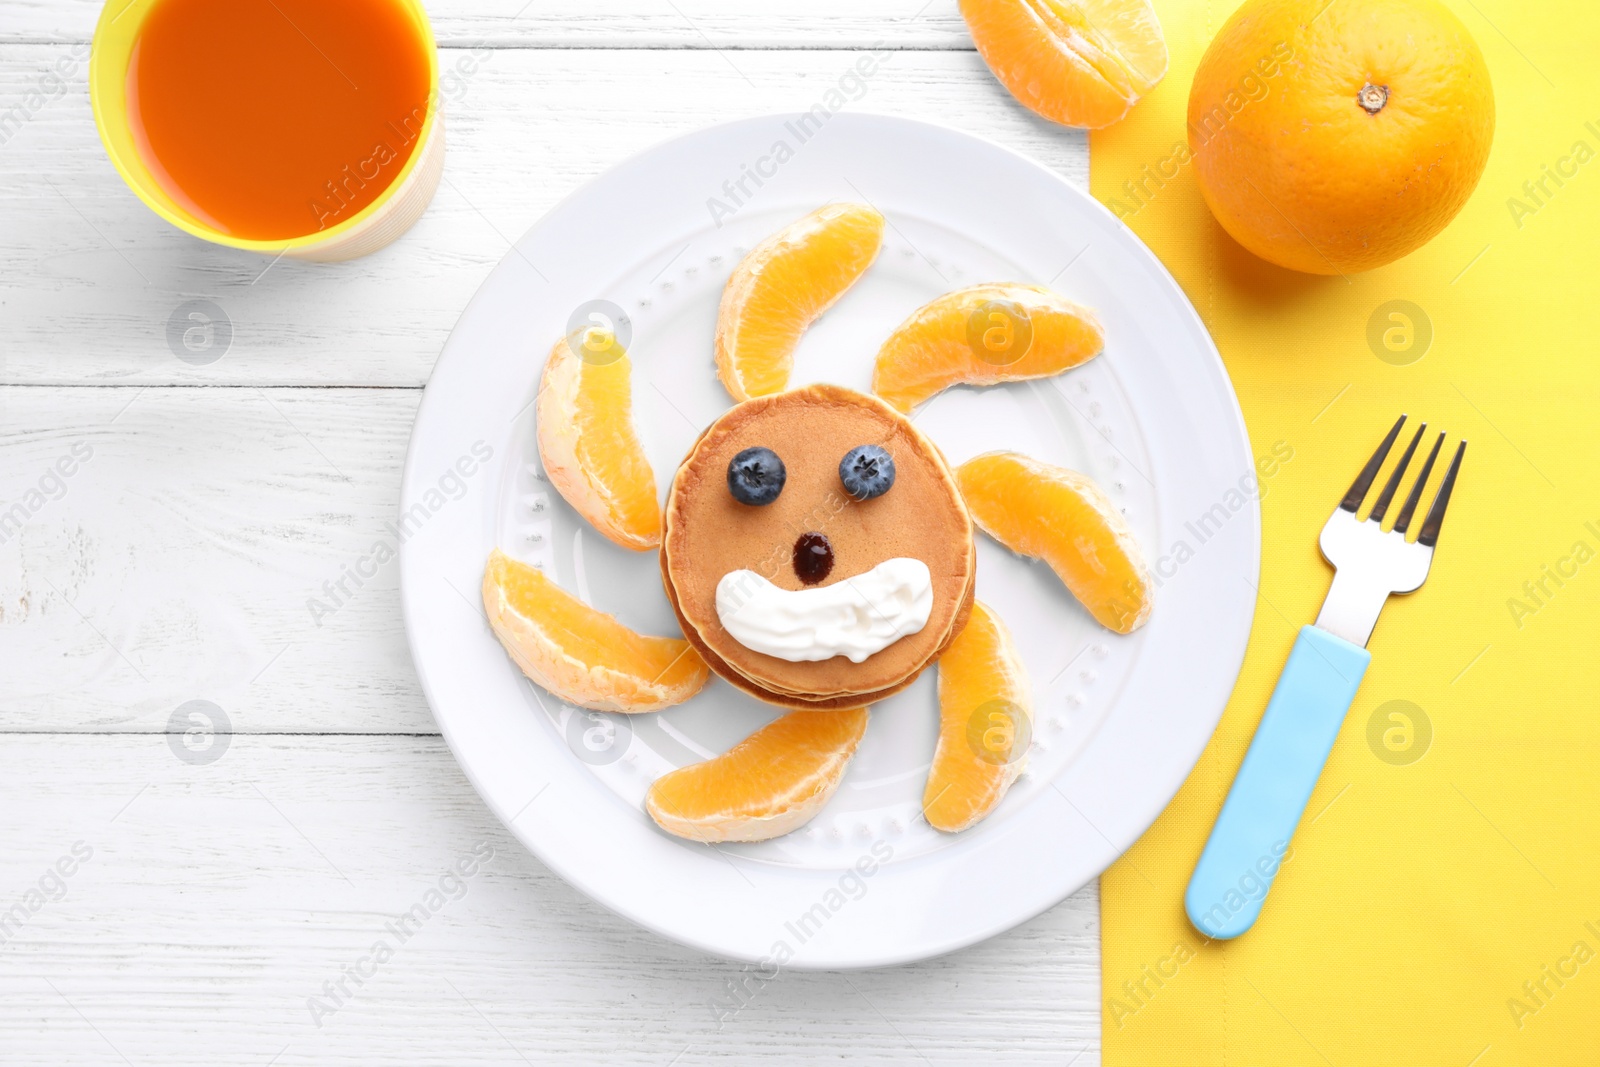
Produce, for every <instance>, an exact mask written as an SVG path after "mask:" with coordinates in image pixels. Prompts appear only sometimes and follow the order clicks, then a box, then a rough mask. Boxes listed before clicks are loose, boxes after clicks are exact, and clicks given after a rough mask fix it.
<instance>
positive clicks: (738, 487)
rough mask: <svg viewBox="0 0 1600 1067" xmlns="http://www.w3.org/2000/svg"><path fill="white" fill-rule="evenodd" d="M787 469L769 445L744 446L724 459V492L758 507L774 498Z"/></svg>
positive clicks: (785, 476) (786, 475)
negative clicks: (726, 463)
mask: <svg viewBox="0 0 1600 1067" xmlns="http://www.w3.org/2000/svg"><path fill="white" fill-rule="evenodd" d="M788 476H789V475H788V472H787V471H785V470H784V469H783V460H781V459H779V458H778V454H777V453H776V452H774V451H773V450H772V449H770V448H747V449H745V450H744V451H743V452H740V453H739V454H738V455H737V456H734V457H733V459H731V460H729V461H728V492H730V493H732V494H733V499H735V500H737V501H738V502H739V503H741V504H750V505H753V506H755V507H760V506H761V505H762V504H770V503H772V502H773V501H774V500H776V499H778V494H779V493H781V492H783V482H784V479H785V478H787V477H788Z"/></svg>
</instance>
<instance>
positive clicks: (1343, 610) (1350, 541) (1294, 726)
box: [1183, 415, 1467, 940]
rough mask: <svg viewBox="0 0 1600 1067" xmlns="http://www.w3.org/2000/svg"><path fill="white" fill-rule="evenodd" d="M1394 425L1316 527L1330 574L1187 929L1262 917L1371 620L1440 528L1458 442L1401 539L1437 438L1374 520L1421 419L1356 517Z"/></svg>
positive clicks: (1248, 760) (1200, 867)
mask: <svg viewBox="0 0 1600 1067" xmlns="http://www.w3.org/2000/svg"><path fill="white" fill-rule="evenodd" d="M1405 421H1406V416H1404V415H1401V416H1400V418H1399V420H1398V421H1396V422H1395V424H1394V426H1393V427H1392V428H1391V429H1390V430H1389V434H1388V436H1386V437H1385V438H1384V439H1383V443H1382V444H1381V445H1379V446H1378V450H1377V451H1376V452H1374V453H1373V454H1372V458H1371V459H1369V460H1367V465H1366V466H1365V467H1363V468H1361V473H1360V474H1359V475H1357V477H1356V480H1355V482H1354V483H1353V484H1352V485H1351V486H1350V491H1349V492H1348V493H1346V494H1345V495H1344V499H1343V500H1341V501H1339V506H1338V507H1337V508H1335V509H1334V510H1333V515H1332V516H1331V517H1330V518H1329V519H1328V521H1327V523H1326V524H1325V525H1324V526H1323V527H1322V536H1321V537H1320V538H1319V539H1318V544H1319V545H1320V547H1321V548H1322V555H1323V557H1324V558H1325V559H1327V561H1328V562H1329V563H1331V564H1332V565H1333V567H1334V575H1333V585H1332V586H1331V587H1330V588H1329V590H1328V597H1327V599H1326V600H1324V601H1323V604H1322V611H1321V613H1320V614H1318V615H1317V621H1316V622H1315V623H1314V624H1313V625H1311V626H1303V627H1301V628H1300V634H1299V636H1298V637H1297V638H1296V639H1295V643H1294V649H1293V650H1292V651H1291V652H1290V653H1289V660H1288V662H1287V663H1286V664H1285V665H1284V668H1283V673H1282V674H1281V675H1280V676H1279V678H1278V685H1277V688H1275V689H1274V690H1273V691H1272V699H1271V700H1269V701H1268V702H1267V710H1266V712H1265V714H1263V715H1262V717H1261V725H1260V726H1258V727H1257V728H1256V734H1255V738H1254V739H1253V740H1252V741H1251V742H1250V749H1249V751H1248V752H1246V753H1245V757H1244V763H1243V764H1241V765H1240V767H1239V773H1238V775H1237V776H1236V777H1235V778H1234V780H1233V787H1232V788H1231V789H1230V790H1229V791H1228V798H1227V800H1226V801H1225V802H1224V803H1223V805H1222V812H1221V814H1219V815H1218V816H1217V822H1216V825H1215V826H1213V827H1212V830H1211V837H1210V839H1209V840H1208V841H1207V842H1206V847H1205V851H1203V852H1202V853H1201V854H1200V862H1199V863H1197V864H1196V865H1195V869H1194V875H1193V876H1192V877H1191V878H1190V880H1189V889H1188V892H1187V893H1185V894H1184V901H1183V903H1184V910H1185V911H1186V912H1188V914H1189V921H1190V922H1191V923H1193V924H1194V926H1195V929H1197V930H1199V931H1200V932H1201V933H1203V934H1205V935H1206V936H1208V937H1211V938H1216V939H1219V940H1225V939H1227V938H1233V937H1238V936H1239V935H1240V934H1242V933H1244V932H1245V931H1246V930H1248V929H1250V927H1251V925H1252V924H1254V923H1255V921H1256V917H1257V916H1259V915H1260V914H1261V907H1262V904H1263V903H1264V902H1265V901H1266V898H1267V893H1268V891H1269V890H1270V889H1271V888H1272V883H1273V880H1274V879H1275V878H1276V877H1277V874H1278V871H1279V870H1280V869H1281V868H1282V866H1283V864H1284V863H1285V862H1286V861H1287V860H1288V859H1289V857H1290V856H1291V855H1292V854H1293V853H1292V847H1291V844H1290V842H1291V841H1292V839H1293V837H1294V831H1295V827H1296V826H1298V825H1299V823H1300V816H1301V815H1302V814H1304V813H1305V809H1306V801H1308V800H1309V799H1310V798H1311V791H1312V789H1313V788H1315V786H1316V784H1317V779H1318V778H1319V777H1320V776H1321V774H1322V768H1323V765H1324V764H1325V763H1327V761H1328V753H1329V751H1330V750H1331V749H1332V748H1333V742H1334V739H1335V738H1336V737H1337V736H1338V735H1339V728H1340V726H1341V725H1342V724H1343V722H1344V718H1345V714H1346V713H1347V712H1348V711H1349V710H1350V704H1351V702H1352V701H1353V700H1354V699H1355V695H1356V689H1357V687H1359V686H1360V685H1361V678H1362V676H1363V675H1364V674H1366V672H1367V664H1369V663H1371V662H1372V653H1370V652H1368V651H1367V648H1366V645H1367V641H1368V640H1369V639H1370V638H1371V637H1372V629H1373V627H1374V626H1376V625H1377V623H1378V614H1379V613H1380V612H1381V611H1382V610H1383V605H1384V604H1385V603H1386V602H1387V601H1388V599H1389V596H1390V595H1391V594H1394V593H1410V592H1413V591H1415V590H1416V589H1418V588H1419V587H1421V585H1422V583H1423V582H1424V581H1425V580H1426V579H1427V577H1428V568H1429V566H1430V565H1431V564H1432V563H1433V550H1434V546H1435V545H1437V544H1438V541H1439V527H1440V526H1441V525H1443V523H1444V512H1445V508H1446V506H1448V505H1449V503H1450V493H1451V491H1452V490H1454V488H1455V484H1456V475H1457V474H1458V473H1459V472H1460V470H1461V457H1462V456H1463V455H1464V454H1465V453H1466V451H1467V443H1466V441H1462V442H1461V443H1460V444H1459V445H1458V446H1457V447H1456V452H1455V457H1454V458H1453V459H1452V460H1451V461H1450V467H1449V469H1448V470H1447V471H1445V475H1444V479H1443V481H1441V482H1440V483H1439V491H1438V493H1437V494H1435V496H1434V498H1433V504H1432V505H1431V506H1430V507H1429V508H1428V514H1427V517H1426V518H1424V519H1423V520H1422V527H1421V529H1419V530H1418V531H1417V539H1416V540H1415V541H1409V540H1407V538H1406V531H1407V530H1409V529H1410V527H1411V520H1412V517H1413V516H1414V515H1415V513H1416V510H1417V504H1418V502H1419V501H1420V500H1421V498H1422V489H1423V486H1425V485H1426V484H1427V481H1428V475H1429V474H1430V473H1432V471H1433V466H1434V462H1435V461H1436V460H1437V459H1438V458H1439V449H1440V448H1441V447H1442V446H1443V445H1444V438H1445V435H1444V434H1442V433H1441V434H1440V435H1439V437H1438V439H1437V440H1435V441H1434V443H1433V450H1432V451H1431V452H1429V453H1428V459H1427V461H1426V462H1425V463H1423V465H1422V472H1421V473H1420V474H1419V475H1418V476H1417V480H1416V483H1415V484H1414V485H1413V486H1412V487H1411V492H1410V493H1409V494H1407V496H1406V498H1405V502H1404V503H1403V504H1402V505H1401V507H1400V512H1399V514H1398V515H1396V516H1395V520H1394V528H1393V529H1392V530H1389V531H1385V530H1384V529H1383V519H1384V516H1385V515H1387V514H1388V512H1389V505H1390V504H1392V503H1393V502H1394V496H1395V493H1396V491H1397V490H1398V489H1399V488H1400V482H1401V480H1402V478H1403V477H1404V475H1405V471H1406V467H1407V466H1409V465H1410V463H1411V459H1412V457H1413V456H1414V455H1415V454H1416V451H1417V445H1418V444H1419V443H1421V441H1422V435H1423V434H1424V433H1426V432H1427V429H1428V424H1427V423H1423V424H1422V425H1421V426H1420V427H1419V428H1418V429H1417V432H1416V436H1414V437H1412V439H1411V443H1410V444H1409V445H1408V446H1406V450H1405V452H1404V454H1402V455H1401V457H1400V461H1399V462H1398V463H1397V464H1396V465H1395V468H1394V471H1393V473H1391V474H1390V475H1389V479H1388V481H1386V482H1385V483H1384V485H1383V489H1382V490H1381V491H1380V492H1379V493H1378V498H1377V500H1376V501H1375V502H1374V503H1373V505H1372V511H1371V513H1370V514H1369V515H1368V516H1367V517H1366V518H1365V519H1360V518H1357V512H1359V511H1360V509H1361V504H1362V501H1363V500H1365V499H1366V496H1367V492H1368V490H1370V489H1371V488H1372V483H1373V482H1374V481H1376V480H1377V477H1378V471H1379V469H1380V468H1382V466H1383V461H1384V460H1385V459H1386V458H1387V457H1388V455H1389V450H1390V449H1391V448H1393V447H1394V443H1395V441H1396V440H1398V439H1399V436H1400V428H1401V426H1403V425H1404V424H1405Z"/></svg>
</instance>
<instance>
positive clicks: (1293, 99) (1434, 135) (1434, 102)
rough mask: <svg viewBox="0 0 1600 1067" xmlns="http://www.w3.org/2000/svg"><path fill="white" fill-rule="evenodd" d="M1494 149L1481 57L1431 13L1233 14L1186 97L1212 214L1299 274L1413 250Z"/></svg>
mask: <svg viewBox="0 0 1600 1067" xmlns="http://www.w3.org/2000/svg"><path fill="white" fill-rule="evenodd" d="M1493 138H1494V93H1493V90H1492V89H1491V87H1490V85H1489V70H1488V68H1487V67H1486V66H1485V65H1484V62H1483V54H1482V53H1481V52H1479V51H1478V45H1477V43H1476V42H1475V41H1473V39H1472V36H1471V35H1470V34H1469V33H1468V32H1467V28H1466V27H1465V26H1463V25H1462V24H1461V22H1460V20H1458V19H1457V18H1456V17H1455V16H1454V15H1452V14H1451V13H1450V12H1449V11H1448V10H1446V9H1445V8H1444V7H1443V6H1442V5H1440V4H1439V3H1437V2H1436V0H1246V2H1245V3H1244V4H1243V5H1242V6H1241V7H1240V8H1239V10H1237V11H1235V12H1234V13H1233V16H1232V17H1231V18H1230V19H1228V22H1227V24H1226V25H1224V26H1223V27H1222V30H1221V32H1219V33H1218V34H1217V37H1216V40H1214V41H1212V42H1211V47H1210V48H1208V49H1207V50H1206V54H1205V56H1204V57H1203V58H1202V59H1201V60H1200V67H1199V69H1198V70H1197V71H1195V76H1194V84H1193V86H1192V87H1191V88H1190V90H1189V147H1190V150H1191V152H1192V153H1193V156H1194V162H1195V175H1196V177H1197V179H1198V180H1199V183H1200V191H1201V193H1202V194H1203V195H1204V196H1205V199H1206V203H1207V204H1208V205H1210V207H1211V211H1212V214H1214V215H1215V216H1216V217H1217V221H1218V222H1220V223H1221V224H1222V226H1223V228H1224V229H1226V230H1227V231H1228V233H1230V234H1232V235H1233V237H1234V239H1235V240H1237V241H1238V242H1239V243H1240V244H1241V245H1243V246H1244V247H1245V248H1247V249H1249V250H1250V251H1251V252H1254V253H1255V254H1256V255H1258V256H1260V257H1262V258H1263V259H1266V260H1269V261H1271V262H1273V263H1276V264H1278V265H1279V266H1283V267H1288V268H1290V269H1292V270H1299V271H1307V272H1309V273H1312V274H1348V273H1352V272H1355V271H1363V270H1371V269H1372V268H1373V267H1379V266H1382V265H1383V264H1385V263H1389V262H1391V261H1393V260H1396V259H1399V258H1400V257H1401V256H1403V255H1406V254H1407V253H1409V252H1412V251H1414V250H1416V249H1417V248H1420V247H1421V246H1422V245H1424V244H1426V243H1427V242H1428V241H1429V240H1431V239H1432V238H1433V236H1434V235H1435V234H1437V233H1438V232H1439V231H1440V230H1442V229H1444V227H1445V225H1446V224H1448V223H1449V221H1450V220H1451V219H1452V218H1454V217H1455V215H1456V212H1458V211H1460V210H1461V206H1462V205H1463V204H1464V203H1466V200H1467V197H1468V196H1469V195H1471V193H1472V189H1473V187H1474V186H1475V185H1477V183H1478V178H1479V176H1480V175H1481V174H1482V173H1483V167H1484V163H1485V162H1486V161H1487V160H1488V156H1489V144H1490V142H1491V141H1492V140H1493Z"/></svg>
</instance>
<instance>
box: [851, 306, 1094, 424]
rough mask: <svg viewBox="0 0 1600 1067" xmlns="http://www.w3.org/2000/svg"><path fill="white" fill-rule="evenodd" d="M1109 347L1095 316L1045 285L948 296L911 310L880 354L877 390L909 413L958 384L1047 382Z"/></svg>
mask: <svg viewBox="0 0 1600 1067" xmlns="http://www.w3.org/2000/svg"><path fill="white" fill-rule="evenodd" d="M1104 347H1105V331H1104V330H1103V329H1102V328H1101V326H1100V320H1099V319H1097V318H1096V317H1095V314H1094V312H1092V311H1090V310H1089V309H1088V308H1086V307H1082V306H1080V305H1078V304H1075V303H1073V302H1072V301H1070V300H1068V299H1066V298H1065V297H1063V296H1059V295H1057V294H1056V293H1053V292H1051V291H1050V290H1049V289H1045V288H1043V287H1042V286H1038V285H1024V284H1022V283H1020V282H999V283H990V284H986V285H974V286H972V287H971V288H968V289H961V290H958V291H956V292H953V293H946V294H945V295H944V296H941V297H939V298H938V299H936V300H933V301H930V302H929V303H927V304H924V305H923V306H922V307H920V308H918V309H917V310H916V311H914V312H912V314H911V317H910V318H908V319H906V321H905V322H903V323H901V324H900V326H899V327H898V328H897V329H896V330H895V332H894V333H893V334H892V335H890V337H889V339H888V340H887V341H885V342H884V343H883V347H882V348H880V349H879V350H878V361H877V365H876V366H875V367H874V368H873V372H872V391H873V392H874V393H876V394H878V395H879V396H880V397H882V398H883V399H884V400H886V401H888V402H889V403H890V404H891V405H893V406H894V407H895V408H896V409H898V410H899V411H900V412H902V413H904V414H910V413H911V410H912V409H913V408H915V407H916V406H917V405H918V404H921V403H922V402H923V401H925V400H928V399H929V398H930V397H932V396H934V394H936V393H938V392H939V391H941V390H943V389H947V388H949V387H950V386H952V385H995V384H997V383H999V382H1010V381H1022V380H1024V379H1028V378H1047V377H1050V376H1051V375H1054V374H1060V373H1061V372H1062V371H1065V370H1069V369H1071V368H1073V367H1076V366H1078V365H1079V364H1081V363H1085V362H1087V361H1088V360H1090V359H1092V358H1094V357H1095V356H1096V355H1098V354H1099V353H1100V351H1101V349H1103V348H1104Z"/></svg>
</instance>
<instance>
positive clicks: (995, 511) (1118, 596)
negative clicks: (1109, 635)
mask: <svg viewBox="0 0 1600 1067" xmlns="http://www.w3.org/2000/svg"><path fill="white" fill-rule="evenodd" d="M956 484H957V485H959V486H960V487H961V495H962V496H963V497H965V498H966V501H967V508H968V510H970V511H971V512H972V521H973V522H975V523H977V524H978V527H979V528H980V529H981V530H983V531H984V532H985V533H987V534H988V535H989V536H990V537H993V538H994V539H995V540H996V541H999V542H1000V543H1001V544H1002V545H1005V546H1006V547H1007V548H1009V549H1011V551H1013V552H1018V553H1021V554H1022V555H1024V556H1033V557H1035V558H1036V559H1042V560H1044V561H1045V562H1046V563H1048V564H1049V565H1050V567H1051V569H1052V570H1054V571H1055V572H1056V574H1057V575H1058V576H1059V577H1060V578H1061V581H1062V582H1063V583H1065V584H1066V587H1067V588H1068V589H1069V590H1071V592H1072V595H1073V596H1075V597H1077V598H1078V601H1079V602H1080V603H1081V604H1083V606H1084V607H1085V608H1087V609H1088V610H1089V614H1090V615H1093V616H1094V618H1095V621H1096V622H1098V623H1099V624H1100V625H1101V626H1104V627H1105V628H1106V629H1108V630H1115V631H1116V632H1117V633H1119V634H1127V633H1132V632H1133V631H1134V630H1137V629H1138V628H1139V627H1140V626H1142V625H1144V621H1145V620H1146V619H1148V618H1149V617H1150V604H1151V599H1152V593H1153V590H1152V588H1151V582H1150V572H1149V569H1148V568H1147V567H1146V566H1145V562H1144V554H1143V553H1142V552H1141V551H1140V550H1139V545H1138V542H1137V541H1135V540H1134V537H1133V531H1132V530H1130V529H1129V528H1128V522H1127V520H1126V519H1124V518H1123V517H1122V513H1121V512H1120V511H1118V510H1117V506H1116V505H1115V504H1113V503H1112V502H1111V499H1110V498H1109V497H1107V496H1106V494H1105V493H1104V491H1102V490H1101V488H1100V487H1099V486H1098V485H1096V484H1095V483H1094V482H1093V481H1091V480H1090V479H1088V478H1086V477H1084V476H1083V475H1082V474H1079V473H1078V472H1077V471H1071V470H1067V469H1066V468H1065V467H1053V466H1051V465H1050V464H1048V463H1040V462H1039V461H1038V460H1036V459H1030V458H1028V457H1027V456H1023V455H1019V454H1017V453H1015V452H990V453H989V454H987V455H983V456H979V457H977V458H976V459H971V460H968V461H967V462H966V463H963V464H962V465H961V466H960V467H959V468H957V469H956Z"/></svg>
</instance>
